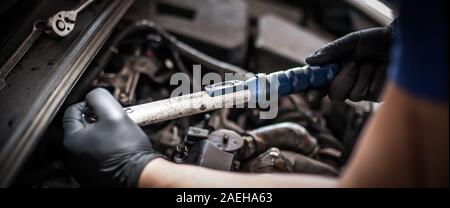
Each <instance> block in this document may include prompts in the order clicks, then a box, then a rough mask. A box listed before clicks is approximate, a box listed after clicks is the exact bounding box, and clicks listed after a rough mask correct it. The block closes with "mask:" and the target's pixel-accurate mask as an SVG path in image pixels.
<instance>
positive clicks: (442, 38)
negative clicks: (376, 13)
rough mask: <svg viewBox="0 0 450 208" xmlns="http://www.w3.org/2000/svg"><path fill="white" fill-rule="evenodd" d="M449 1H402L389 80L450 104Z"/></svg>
mask: <svg viewBox="0 0 450 208" xmlns="http://www.w3.org/2000/svg"><path fill="white" fill-rule="evenodd" d="M447 18H448V1H447V0H435V1H402V2H401V3H400V17H399V19H398V20H397V21H398V22H396V25H395V32H394V35H395V40H394V45H393V48H392V51H391V60H392V62H391V65H390V68H389V79H390V80H392V81H393V82H394V83H395V84H396V85H397V86H398V87H400V88H401V89H403V90H405V91H407V92H408V93H410V94H412V95H413V96H416V97H418V98H420V99H425V100H431V101H436V102H442V103H448V19H447Z"/></svg>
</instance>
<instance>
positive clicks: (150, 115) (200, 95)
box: [124, 90, 250, 126]
mask: <svg viewBox="0 0 450 208" xmlns="http://www.w3.org/2000/svg"><path fill="white" fill-rule="evenodd" d="M249 101H250V91H249V90H241V91H238V92H234V93H228V94H225V95H221V96H210V95H209V94H208V93H206V92H197V93H193V94H189V95H184V96H180V97H173V98H169V99H164V100H160V101H156V102H151V103H146V104H142V105H136V106H131V107H128V108H125V109H124V110H125V112H126V113H127V115H128V116H129V117H130V118H131V120H133V121H134V122H135V123H137V124H138V125H141V126H145V125H149V124H153V123H158V122H161V121H167V120H172V119H176V118H180V117H185V116H190V115H195V114H199V113H205V112H209V111H213V110H218V109H222V108H226V107H228V108H232V107H233V106H236V105H242V104H245V103H247V102H249Z"/></svg>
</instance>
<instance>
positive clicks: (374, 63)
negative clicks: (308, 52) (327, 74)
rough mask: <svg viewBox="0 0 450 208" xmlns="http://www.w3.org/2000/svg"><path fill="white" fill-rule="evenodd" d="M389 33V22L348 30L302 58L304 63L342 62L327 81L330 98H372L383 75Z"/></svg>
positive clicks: (389, 41) (383, 80) (376, 94)
mask: <svg viewBox="0 0 450 208" xmlns="http://www.w3.org/2000/svg"><path fill="white" fill-rule="evenodd" d="M392 33H393V28H392V26H391V25H390V26H387V27H380V28H373V29H368V30H362V31H357V32H353V33H350V34H348V35H346V36H344V37H342V38H339V39H337V40H335V41H334V42H332V43H330V44H328V45H326V46H324V47H322V48H321V49H319V50H318V51H316V52H315V53H314V54H313V55H312V56H310V57H308V58H306V63H308V64H310V65H325V64H328V63H332V62H337V63H341V64H342V69H341V71H340V73H339V74H338V75H337V76H336V78H335V79H334V80H333V82H332V83H331V85H330V88H329V97H330V99H332V100H339V101H343V100H345V99H350V100H352V101H361V100H370V101H376V100H378V97H379V95H380V93H381V91H382V89H383V86H384V82H385V78H386V68H387V66H388V64H389V56H390V53H389V52H390V47H391V42H392V36H393V34H392Z"/></svg>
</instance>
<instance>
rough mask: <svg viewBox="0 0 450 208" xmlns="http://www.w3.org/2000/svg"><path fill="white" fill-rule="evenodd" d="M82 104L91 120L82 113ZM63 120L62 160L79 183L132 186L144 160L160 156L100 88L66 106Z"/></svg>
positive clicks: (137, 180)
mask: <svg viewBox="0 0 450 208" xmlns="http://www.w3.org/2000/svg"><path fill="white" fill-rule="evenodd" d="M86 106H88V107H89V109H90V110H91V111H92V113H94V114H95V116H96V121H95V122H94V123H91V124H89V123H88V122H86V121H85V119H84V118H83V116H82V114H83V113H84V112H85V111H86V109H87V108H86ZM63 122H64V148H65V156H66V162H67V165H68V167H69V169H70V170H71V172H72V173H73V175H74V177H75V178H76V179H77V180H78V182H80V184H81V185H82V186H106V187H136V186H137V184H138V182H139V178H140V175H141V172H142V170H143V169H144V167H145V166H146V165H147V163H149V162H150V161H151V160H153V159H155V158H159V157H162V155H161V154H159V153H157V152H156V151H154V150H153V149H152V146H151V144H150V141H149V139H148V138H147V135H146V134H145V133H144V132H143V131H142V129H141V128H139V126H138V125H136V124H135V123H133V121H131V119H130V118H129V117H128V116H127V115H125V113H124V111H123V109H122V106H120V104H119V103H118V102H117V101H116V100H115V99H114V97H113V96H112V95H111V94H110V93H109V92H108V91H106V90H104V89H96V90H93V91H92V92H90V93H89V94H88V95H87V96H86V104H85V103H79V104H76V105H73V106H71V107H70V108H68V109H67V110H66V112H65V115H64V119H63Z"/></svg>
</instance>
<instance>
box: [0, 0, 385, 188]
mask: <svg viewBox="0 0 450 208" xmlns="http://www.w3.org/2000/svg"><path fill="white" fill-rule="evenodd" d="M105 1H106V0H105ZM71 2H72V4H73V3H74V2H77V1H71ZM100 2H101V1H100ZM349 2H351V1H329V0H320V1H309V0H304V1H288V0H285V1H271V0H239V1H217V0H203V1H176V0H155V1H135V2H134V3H133V4H132V5H130V8H129V9H128V10H127V11H126V13H124V15H123V17H122V18H120V21H118V22H117V23H116V24H115V25H113V29H112V32H111V35H110V36H109V37H108V38H107V39H106V41H105V42H104V44H103V45H102V46H101V47H99V48H98V49H97V50H96V51H97V53H95V55H94V54H93V56H92V57H91V61H90V62H89V64H88V65H87V67H86V69H85V70H84V73H83V74H82V75H81V76H80V77H79V78H78V81H77V82H76V84H75V85H74V86H73V88H72V89H71V90H70V93H68V94H67V96H66V97H65V99H64V102H62V104H61V105H60V107H59V108H57V111H55V112H53V114H52V115H53V116H52V118H51V120H50V122H49V124H48V126H47V127H46V128H45V130H44V131H42V133H41V135H40V136H39V140H38V142H37V143H36V144H35V145H34V148H32V150H30V153H29V155H28V156H27V157H26V158H27V159H26V161H25V162H24V164H23V165H22V166H21V168H20V171H18V172H17V174H16V175H14V180H13V182H12V183H11V185H12V186H17V187H80V186H82V184H78V182H77V181H76V180H75V179H74V178H73V177H72V176H71V174H70V171H69V170H67V169H66V167H65V166H64V152H63V149H62V139H63V129H62V122H61V120H62V115H63V113H64V110H65V109H66V108H67V107H68V106H70V105H72V104H75V103H77V102H81V101H83V100H84V97H85V95H86V94H87V93H88V92H89V91H90V90H92V89H94V88H98V87H101V88H105V89H107V90H108V91H110V92H111V94H112V95H113V96H114V97H115V98H116V99H117V100H118V101H119V102H120V104H122V105H123V106H124V107H127V106H133V105H137V104H143V103H149V102H153V101H158V100H161V99H165V98H168V97H170V94H171V92H172V91H173V90H174V89H175V88H176V87H177V85H173V84H171V82H170V79H171V76H172V75H173V74H175V73H179V72H181V73H184V74H186V75H188V76H189V78H190V79H192V78H193V71H192V66H193V65H201V66H202V73H203V74H206V73H208V72H216V73H220V74H223V73H227V72H236V70H243V71H245V72H252V73H270V72H273V71H278V70H283V69H288V68H292V67H296V66H303V65H304V64H305V63H304V58H305V57H306V56H307V55H309V54H311V53H313V52H314V51H315V50H316V49H318V48H319V47H320V46H322V45H324V44H326V43H327V42H329V41H331V40H333V39H334V38H337V37H339V36H341V35H343V34H346V33H348V32H352V31H355V30H358V29H362V28H365V27H372V26H377V25H383V24H384V22H383V21H382V20H380V19H379V18H378V19H377V18H374V17H373V16H370V15H368V14H365V13H364V11H361V10H358V9H357V8H355V7H352V6H351V5H352V4H351V3H349ZM102 3H104V2H101V3H99V2H97V3H94V5H95V4H96V5H100V4H102ZM89 9H90V8H89V6H88V7H86V9H85V10H86V11H83V12H89V11H90V10H89ZM348 14H352V15H348ZM81 15H83V13H82V12H80V14H79V16H81ZM225 17H226V18H225ZM106 24H107V23H106ZM69 36H70V34H69ZM244 69H245V70H244ZM191 83H194V82H191ZM194 84H195V83H194ZM194 84H192V88H193V89H194V88H195V87H196V86H193V85H194ZM211 84H213V83H211ZM197 87H198V86H197ZM200 87H201V88H203V87H204V86H200ZM317 96H319V95H316V94H314V93H301V94H295V95H290V96H287V97H283V98H280V100H279V104H278V105H279V112H278V116H277V117H276V118H275V119H271V120H263V119H260V118H259V114H260V111H261V110H260V109H245V108H240V109H234V108H225V109H221V110H216V111H212V112H208V113H202V114H198V115H192V116H187V117H182V118H178V119H173V120H169V121H164V122H160V123H156V124H152V125H148V126H143V127H142V128H143V130H144V131H145V133H146V134H147V135H148V138H149V140H150V141H151V142H152V145H153V147H154V148H155V149H156V150H157V151H159V152H161V153H163V154H164V155H165V156H166V157H167V158H168V159H169V160H171V161H173V162H175V163H183V164H192V165H198V166H202V167H205V168H211V169H217V170H224V171H237V172H250V173H265V174H270V173H306V174H316V175H324V176H331V177H338V176H339V175H340V173H341V171H343V170H344V169H345V166H346V163H347V160H348V159H349V157H350V156H351V154H352V150H353V146H354V145H355V143H356V142H357V137H358V135H359V133H360V131H361V128H362V126H363V125H364V123H365V122H366V120H367V119H368V118H369V117H370V115H371V113H372V111H373V108H372V107H369V108H364V107H361V106H362V104H359V103H347V102H333V101H330V100H329V99H327V98H324V99H317ZM367 105H368V106H371V105H370V103H369V104H367ZM2 110H4V108H2ZM11 125H13V124H11Z"/></svg>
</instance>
